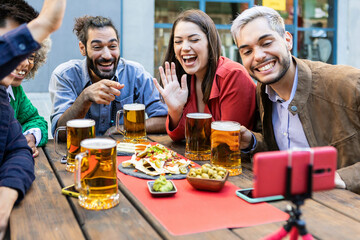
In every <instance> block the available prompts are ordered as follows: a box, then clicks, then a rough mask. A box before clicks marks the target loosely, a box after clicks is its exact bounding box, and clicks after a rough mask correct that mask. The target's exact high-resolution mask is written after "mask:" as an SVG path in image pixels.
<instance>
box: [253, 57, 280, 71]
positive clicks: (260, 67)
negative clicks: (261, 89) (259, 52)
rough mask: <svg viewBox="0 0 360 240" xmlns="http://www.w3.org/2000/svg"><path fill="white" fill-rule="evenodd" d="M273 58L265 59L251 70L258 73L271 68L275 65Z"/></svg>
mask: <svg viewBox="0 0 360 240" xmlns="http://www.w3.org/2000/svg"><path fill="white" fill-rule="evenodd" d="M275 63H276V61H275V59H271V60H266V61H264V62H263V63H261V64H258V65H257V66H255V67H253V69H252V70H253V71H257V72H260V73H263V72H266V71H268V70H271V69H272V68H273V67H274V66H275Z"/></svg>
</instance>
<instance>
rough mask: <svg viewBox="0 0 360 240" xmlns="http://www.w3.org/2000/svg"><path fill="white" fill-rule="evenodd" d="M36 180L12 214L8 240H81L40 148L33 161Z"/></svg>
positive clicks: (68, 208)
mask: <svg viewBox="0 0 360 240" xmlns="http://www.w3.org/2000/svg"><path fill="white" fill-rule="evenodd" d="M35 176H36V179H35V181H34V182H33V184H32V186H31V188H30V190H29V191H28V193H27V194H26V195H25V198H24V199H23V201H22V202H21V203H20V204H19V205H18V206H15V207H14V209H13V211H12V213H11V216H10V237H11V239H68V238H69V236H71V237H72V238H74V239H84V236H83V234H82V231H81V228H80V226H79V224H78V222H77V220H76V218H75V216H74V214H73V211H72V209H71V207H70V205H69V203H68V201H67V200H66V198H64V197H63V196H62V195H61V186H60V184H59V182H58V181H57V179H56V177H55V175H54V173H53V170H52V169H51V167H50V165H49V162H48V161H47V158H46V156H45V154H44V151H43V150H42V149H41V148H39V156H38V157H37V158H35Z"/></svg>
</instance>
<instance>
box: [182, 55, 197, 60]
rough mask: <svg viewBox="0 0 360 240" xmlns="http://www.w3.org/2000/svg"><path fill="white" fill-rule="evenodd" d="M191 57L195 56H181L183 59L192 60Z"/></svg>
mask: <svg viewBox="0 0 360 240" xmlns="http://www.w3.org/2000/svg"><path fill="white" fill-rule="evenodd" d="M193 57H195V56H183V59H185V60H186V59H190V58H193Z"/></svg>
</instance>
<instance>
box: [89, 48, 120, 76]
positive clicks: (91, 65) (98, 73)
mask: <svg viewBox="0 0 360 240" xmlns="http://www.w3.org/2000/svg"><path fill="white" fill-rule="evenodd" d="M86 62H87V65H88V68H89V69H90V70H91V71H92V72H93V73H94V74H95V75H96V76H98V77H99V78H100V79H112V77H113V76H114V75H115V72H116V68H117V64H118V62H119V58H118V59H115V58H111V59H109V60H105V59H104V58H99V59H96V60H92V59H91V58H90V57H89V55H88V53H87V52H86ZM104 62H114V67H113V69H112V70H111V71H109V72H102V71H100V70H99V69H98V68H97V67H95V66H96V64H99V63H104Z"/></svg>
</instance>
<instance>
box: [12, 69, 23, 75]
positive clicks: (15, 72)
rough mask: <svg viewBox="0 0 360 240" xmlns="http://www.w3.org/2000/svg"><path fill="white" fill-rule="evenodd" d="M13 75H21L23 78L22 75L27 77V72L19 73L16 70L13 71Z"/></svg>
mask: <svg viewBox="0 0 360 240" xmlns="http://www.w3.org/2000/svg"><path fill="white" fill-rule="evenodd" d="M13 74H15V75H19V76H22V75H25V74H26V72H25V71H18V70H14V71H13Z"/></svg>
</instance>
